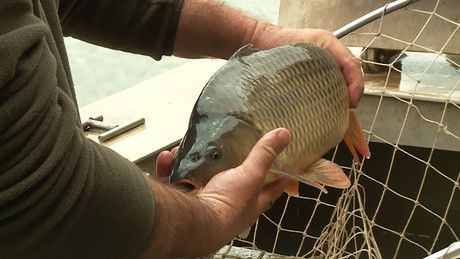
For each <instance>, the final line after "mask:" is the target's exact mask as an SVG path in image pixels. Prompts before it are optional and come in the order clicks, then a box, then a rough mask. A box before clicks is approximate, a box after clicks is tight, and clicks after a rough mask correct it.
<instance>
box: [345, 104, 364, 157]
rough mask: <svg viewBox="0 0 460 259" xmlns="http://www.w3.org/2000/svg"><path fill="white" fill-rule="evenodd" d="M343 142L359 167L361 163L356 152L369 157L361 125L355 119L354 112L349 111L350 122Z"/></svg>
mask: <svg viewBox="0 0 460 259" xmlns="http://www.w3.org/2000/svg"><path fill="white" fill-rule="evenodd" d="M343 140H344V141H345V143H346V144H347V146H348V149H350V152H351V154H353V158H354V159H355V161H356V162H358V164H359V165H361V161H360V160H359V157H358V154H357V153H356V151H358V152H359V153H360V154H361V155H363V156H364V157H366V158H369V157H371V152H370V151H369V147H368V146H367V142H366V140H365V139H364V133H363V130H362V129H361V125H359V121H358V118H357V117H356V113H355V112H354V111H350V121H349V123H348V129H347V132H346V133H345V136H344V137H343Z"/></svg>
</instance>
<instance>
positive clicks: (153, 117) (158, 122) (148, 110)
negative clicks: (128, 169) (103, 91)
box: [80, 59, 225, 162]
mask: <svg viewBox="0 0 460 259" xmlns="http://www.w3.org/2000/svg"><path fill="white" fill-rule="evenodd" d="M224 63H225V61H224V60H216V59H214V60H212V59H200V60H194V61H190V62H188V63H186V64H184V65H181V66H179V67H177V68H175V69H172V70H169V71H167V72H165V73H163V74H161V75H158V76H156V77H154V78H152V79H149V80H147V81H144V82H142V83H140V84H137V85H135V86H133V87H130V88H128V89H126V90H123V91H121V92H118V93H116V94H113V95H111V96H109V97H106V98H104V99H101V100H99V101H97V102H94V103H92V104H89V105H87V106H85V107H82V108H81V109H80V115H81V118H82V121H85V120H86V119H87V118H89V117H91V116H94V115H96V114H102V115H103V116H104V122H107V123H115V124H123V123H126V122H128V121H131V120H134V119H137V118H141V117H144V118H145V121H146V122H145V125H143V126H140V127H137V128H136V129H133V130H131V131H129V132H127V133H125V134H122V135H121V136H119V137H116V138H114V139H111V140H109V141H107V142H103V143H101V144H103V145H105V146H108V147H110V148H111V149H113V150H115V151H116V152H118V153H119V154H120V155H122V156H124V157H126V158H128V159H129V160H131V161H133V162H136V161H138V160H140V159H142V158H144V157H147V156H149V155H151V154H152V153H155V152H157V151H158V150H161V149H162V148H164V147H167V146H169V145H170V144H171V143H173V142H175V141H177V140H179V139H180V138H182V137H183V136H184V134H185V131H186V129H187V125H188V120H189V117H190V113H191V111H192V108H193V105H194V104H195V101H196V99H197V97H198V95H199V94H200V92H201V90H202V88H203V87H204V86H205V84H206V82H207V81H208V80H209V78H210V77H211V76H212V75H213V74H214V72H215V71H216V70H217V69H218V68H219V67H221V66H222V65H223V64H224ZM98 135H99V133H87V136H88V137H89V138H91V139H93V140H95V141H96V142H99V141H98V139H97V136H98Z"/></svg>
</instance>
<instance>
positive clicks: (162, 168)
mask: <svg viewBox="0 0 460 259" xmlns="http://www.w3.org/2000/svg"><path fill="white" fill-rule="evenodd" d="M176 151H177V147H174V148H173V149H172V150H171V151H167V150H165V151H162V152H161V153H160V154H158V157H157V164H156V170H157V171H156V172H157V179H158V181H160V182H162V183H166V182H168V179H169V174H170V172H171V163H172V161H173V156H174V154H175V153H176Z"/></svg>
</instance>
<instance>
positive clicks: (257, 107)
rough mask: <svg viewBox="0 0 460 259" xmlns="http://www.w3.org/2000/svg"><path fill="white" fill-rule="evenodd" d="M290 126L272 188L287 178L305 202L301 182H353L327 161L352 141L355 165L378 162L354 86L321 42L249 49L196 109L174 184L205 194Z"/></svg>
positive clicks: (219, 75) (218, 76)
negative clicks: (354, 105) (355, 105)
mask: <svg viewBox="0 0 460 259" xmlns="http://www.w3.org/2000/svg"><path fill="white" fill-rule="evenodd" d="M279 127H284V128H286V129H288V130H289V131H290V133H291V142H290V143H289V145H288V146H287V147H286V148H285V149H284V150H283V151H282V152H281V153H280V154H279V155H278V157H277V158H276V160H275V161H274V163H273V164H272V167H271V169H270V171H269V173H267V176H266V179H265V183H270V182H273V181H275V180H277V179H278V178H285V179H286V183H287V184H286V189H285V190H284V191H285V192H286V193H288V194H290V195H294V196H298V194H299V192H298V188H299V182H301V183H304V184H307V185H310V186H313V187H316V188H318V189H319V190H321V191H323V192H325V193H327V190H326V189H325V187H324V186H329V187H333V188H339V189H345V188H348V187H349V186H350V184H351V183H350V180H349V179H348V177H347V175H346V174H345V173H344V172H343V170H342V169H341V168H340V166H339V165H337V164H335V163H333V162H331V161H329V160H326V159H323V158H322V156H323V155H324V154H325V153H326V152H327V151H328V150H330V149H332V148H333V147H335V146H336V145H337V144H339V143H340V142H341V141H342V139H344V141H345V143H346V144H347V146H348V148H349V149H350V151H351V153H352V155H353V157H354V160H355V161H357V162H358V163H360V160H359V156H358V154H357V153H360V154H361V155H362V156H365V157H367V158H369V157H370V151H369V147H368V145H367V142H366V140H365V139H364V134H363V131H362V129H361V126H360V124H359V122H358V119H357V117H356V114H355V113H354V111H353V110H351V109H350V103H349V95H348V89H347V84H346V82H345V79H344V76H343V74H342V72H341V70H340V68H339V67H338V65H337V63H336V62H335V61H334V59H333V58H332V57H331V55H330V54H329V53H328V52H327V51H326V50H325V49H323V48H320V47H319V46H317V45H316V44H314V43H297V44H292V45H286V46H281V47H277V48H273V49H269V50H259V49H257V48H253V47H252V45H250V44H248V45H245V46H243V47H241V48H240V49H239V50H237V51H236V52H235V53H234V54H233V55H232V56H231V57H230V59H229V60H228V61H227V62H226V63H225V64H224V65H223V66H222V67H221V68H220V69H219V70H217V71H216V73H215V74H214V75H213V76H212V77H211V78H210V79H209V81H208V82H207V84H206V85H205V87H204V88H203V90H202V92H201V94H200V95H199V97H198V100H197V101H196V103H195V106H194V108H193V110H192V113H191V116H190V121H189V125H188V129H187V131H186V133H185V136H184V137H183V139H182V140H181V142H180V144H179V147H178V149H177V151H176V152H175V154H174V158H173V163H172V166H171V167H172V170H171V174H170V177H169V182H170V183H172V184H173V185H176V186H178V187H180V188H182V189H185V190H187V191H189V192H193V193H198V192H199V191H200V190H201V189H202V188H203V187H204V186H205V185H206V183H207V182H208V181H209V180H210V179H211V178H212V177H213V176H214V175H216V174H218V173H219V172H222V171H224V170H227V169H230V168H234V167H237V166H238V165H240V164H241V163H242V162H243V161H244V160H245V158H246V157H247V156H248V154H249V152H250V151H251V149H252V148H253V147H254V145H255V144H256V142H257V141H258V140H259V139H260V138H261V136H263V135H264V134H265V133H267V132H269V131H270V130H273V129H276V128H279Z"/></svg>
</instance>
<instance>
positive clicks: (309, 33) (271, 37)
mask: <svg viewBox="0 0 460 259" xmlns="http://www.w3.org/2000/svg"><path fill="white" fill-rule="evenodd" d="M251 41H252V43H253V44H254V46H255V47H257V48H260V49H270V48H274V47H278V46H283V45H287V44H294V43H298V42H315V43H316V44H317V45H318V46H320V47H322V48H324V49H326V50H327V51H328V52H329V53H330V54H331V55H332V57H333V58H334V60H335V61H336V62H337V64H338V65H339V67H340V69H341V70H342V73H343V75H344V76H345V80H346V82H347V84H348V92H349V96H350V106H351V107H352V108H356V107H358V102H359V100H360V99H361V96H362V94H363V92H364V79H363V74H362V72H361V66H360V62H359V59H358V58H357V57H355V56H354V55H353V54H352V53H351V52H350V50H349V49H348V48H347V47H346V46H345V45H343V44H342V43H341V42H340V41H339V40H338V39H337V38H336V37H335V36H334V35H333V34H332V33H331V32H330V31H327V30H322V29H308V28H304V29H299V28H285V27H281V26H275V25H272V24H269V23H266V22H262V21H260V22H258V25H257V27H256V30H255V31H254V34H253V37H252V40H251Z"/></svg>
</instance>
